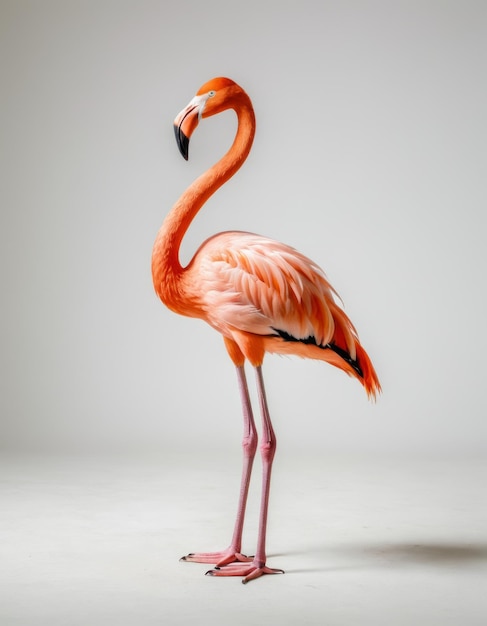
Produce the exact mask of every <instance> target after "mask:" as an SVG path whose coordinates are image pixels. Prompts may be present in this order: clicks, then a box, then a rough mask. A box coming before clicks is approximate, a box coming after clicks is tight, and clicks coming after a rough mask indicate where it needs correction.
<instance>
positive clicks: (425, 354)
mask: <svg viewBox="0 0 487 626" xmlns="http://www.w3.org/2000/svg"><path fill="white" fill-rule="evenodd" d="M1 13H2V15H1V27H0V28H1V29H2V36H1V41H2V44H1V45H2V50H1V64H2V92H3V96H2V166H1V170H2V179H3V182H2V186H1V191H0V193H1V196H2V197H1V207H2V210H1V220H2V223H1V229H0V233H1V235H0V236H1V238H2V240H1V249H0V254H1V263H0V271H1V281H2V294H3V295H2V307H1V313H0V314H1V318H2V319H1V324H0V329H1V330H0V332H1V333H2V351H1V355H0V359H1V361H0V366H1V381H2V393H1V396H0V398H1V399H0V402H1V409H0V410H1V419H2V424H1V428H2V431H1V432H2V442H1V443H2V447H3V448H5V449H7V450H9V449H12V450H21V449H54V450H55V449H62V450H68V449H81V450H90V449H105V448H107V447H109V448H115V449H121V448H122V447H125V448H129V449H131V448H138V449H146V448H147V446H150V447H154V448H156V449H161V450H162V449H164V448H167V447H169V446H170V447H173V446H176V447H177V446H178V445H180V442H181V441H183V440H184V445H186V446H193V445H198V446H200V445H201V442H202V440H203V442H204V444H205V445H208V446H212V447H215V448H216V449H218V448H220V447H221V446H222V445H225V442H227V441H228V439H229V437H232V436H233V432H234V429H236V430H235V432H236V433H240V415H239V405H238V397H237V392H236V388H235V380H234V372H233V367H232V365H231V363H230V361H229V360H228V358H227V356H226V353H225V350H224V347H223V346H222V341H221V339H220V337H219V336H217V335H216V334H215V333H214V331H212V330H211V329H210V328H207V327H206V326H205V325H204V324H202V323H201V322H197V321H194V320H188V319H180V318H178V317H176V316H175V315H173V314H172V313H170V312H169V311H167V310H165V308H164V307H163V306H162V305H161V304H160V303H159V302H158V301H157V299H156V297H155V295H154V293H153V289H152V284H151V276H150V255H151V248H152V243H153V240H154V237H155V235H156V232H157V230H158V228H159V225H160V223H161V222H162V219H163V217H164V216H165V214H166V213H167V212H168V211H169V209H170V207H171V206H172V204H173V202H174V201H175V200H176V198H177V197H178V195H179V194H180V193H181V192H182V191H183V189H184V188H185V187H186V186H187V185H188V184H189V182H190V181H191V180H192V179H193V178H194V177H195V176H196V175H197V174H199V173H200V172H201V171H203V170H204V169H205V168H206V167H208V166H209V165H210V164H211V163H212V162H213V161H214V160H215V159H216V158H217V157H218V156H220V154H221V153H222V152H223V150H224V149H225V148H226V147H227V146H228V145H229V143H230V141H231V139H232V136H233V132H234V128H235V122H234V118H233V114H232V113H230V112H229V113H227V114H225V115H222V116H219V118H218V119H215V118H213V119H211V120H207V121H205V123H204V124H202V125H201V126H200V127H199V128H198V131H197V132H196V134H195V135H194V137H193V141H192V145H191V154H190V161H189V163H185V162H184V160H183V159H182V158H181V157H180V155H179V153H178V151H177V148H176V145H175V142H174V139H173V131H172V121H173V119H174V117H175V115H176V113H177V112H178V111H179V110H180V109H181V108H182V107H183V106H184V105H185V104H186V103H187V102H188V101H189V99H190V98H191V97H192V96H193V95H194V93H195V92H196V90H197V89H198V88H199V87H200V85H201V84H202V83H203V82H205V81H206V80H208V79H209V78H211V77H213V76H215V75H228V76H230V77H232V78H233V79H235V80H236V81H237V82H239V83H240V84H241V85H242V86H243V87H244V88H245V89H246V90H247V91H248V93H249V94H250V96H251V98H252V99H253V102H254V105H255V110H256V115H257V122H258V132H257V137H256V141H255V144H254V148H253V152H252V154H251V157H250V159H249V161H248V162H247V163H246V165H245V166H244V168H243V170H241V171H240V172H239V173H238V175H237V176H236V177H235V179H234V180H233V181H231V182H230V183H228V184H227V186H226V188H224V189H223V190H221V191H220V192H219V193H218V194H217V195H216V196H215V197H214V198H213V199H212V200H211V201H210V202H209V203H208V205H207V207H206V208H205V209H204V211H203V212H202V213H201V214H200V215H199V216H198V218H197V220H196V221H195V223H194V225H193V227H192V229H191V231H190V233H189V235H188V237H187V239H186V241H185V242H184V246H183V258H184V259H186V260H187V259H189V258H190V256H191V254H192V252H193V251H194V250H195V249H196V247H197V246H198V245H199V243H200V242H201V241H203V240H204V239H205V238H206V237H207V236H209V235H211V234H213V233H215V232H218V231H220V230H226V229H233V228H235V229H245V230H250V231H253V232H258V233H260V234H264V235H268V236H271V237H273V238H276V239H279V240H281V241H285V242H287V243H289V244H291V245H294V246H295V247H297V248H299V249H300V250H301V251H303V252H304V253H305V254H307V255H308V256H310V257H311V258H313V259H314V260H315V261H316V262H317V263H319V264H320V265H321V266H322V267H323V268H324V269H325V271H326V272H327V274H328V276H329V278H330V279H331V281H332V283H333V284H334V286H335V287H336V289H337V290H338V292H339V293H340V295H341V296H342V298H343V300H344V302H345V307H346V310H347V312H348V313H349V315H350V316H351V318H352V320H353V321H354V323H355V324H356V326H357V328H358V330H359V334H360V336H361V339H362V341H363V343H364V345H365V346H366V348H367V349H368V351H369V352H370V354H371V356H372V358H373V360H374V362H375V364H376V367H377V370H378V372H379V374H380V377H381V382H382V384H383V388H384V395H383V397H382V398H381V399H380V401H379V402H378V403H377V405H376V406H373V405H369V404H368V403H367V401H366V399H365V396H364V394H363V392H362V389H361V388H360V386H359V385H358V384H357V383H356V382H355V381H352V380H350V379H348V378H347V377H346V376H343V374H342V373H341V372H338V371H334V370H332V368H330V367H328V366H325V365H324V364H321V363H316V362H304V361H301V360H299V359H282V358H280V357H268V358H267V360H266V363H265V374H266V378H267V381H268V388H269V389H268V393H269V398H270V403H271V407H272V411H273V414H274V418H275V421H276V427H277V432H278V435H279V436H280V437H281V439H282V440H283V441H284V440H286V439H287V438H288V439H289V440H290V441H292V442H293V446H300V447H308V446H310V445H311V446H315V447H317V448H319V449H320V450H326V449H328V448H332V449H338V450H340V449H344V448H346V449H355V448H359V449H360V450H386V451H392V452H400V451H402V450H408V449H411V450H418V449H419V450H431V451H443V450H445V451H446V450H450V449H456V450H458V449H462V450H463V449H464V450H474V449H475V450H479V449H485V442H486V438H485V435H486V430H487V420H486V419H485V416H486V413H487V411H486V396H485V393H484V384H483V380H484V374H485V352H486V337H487V333H486V327H485V314H486V300H485V277H484V271H485V267H486V246H485V232H486V228H485V227H486V211H485V207H486V191H485V166H486V162H485V144H486V136H485V134H486V133H485V124H484V117H485V111H486V106H487V102H486V86H485V75H486V74H485V70H486V68H485V65H486V63H485V59H486V44H485V25H486V7H485V3H483V2H431V1H429V2H356V3H355V2H343V3H342V2H320V3H319V2H299V3H298V2H295V3H292V2H289V3H288V2H284V3H274V2H256V3H253V2H247V3H245V7H243V6H240V5H233V4H232V3H231V2H222V3H219V2H214V1H211V0H210V1H207V2H184V1H183V2H177V3H169V2H138V3H135V2H107V1H103V2H52V1H48V2H42V3H40V2H25V1H22V2H5V1H2V3H1ZM234 424H236V426H234Z"/></svg>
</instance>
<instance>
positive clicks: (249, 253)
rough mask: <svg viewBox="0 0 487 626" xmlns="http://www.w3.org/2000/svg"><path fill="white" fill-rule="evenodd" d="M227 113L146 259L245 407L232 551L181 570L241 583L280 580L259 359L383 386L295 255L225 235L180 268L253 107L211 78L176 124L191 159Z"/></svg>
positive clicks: (241, 143) (243, 152)
mask: <svg viewBox="0 0 487 626" xmlns="http://www.w3.org/2000/svg"><path fill="white" fill-rule="evenodd" d="M226 109H233V110H234V111H235V112H236V114H237V117H238V129H237V132H236V136H235V139H234V142H233V144H232V146H231V148H230V149H229V151H228V152H227V153H226V154H225V156H223V158H221V159H220V160H219V161H218V162H217V163H216V164H215V165H213V166H212V167H211V168H210V169H209V170H208V171H206V172H205V173H204V174H202V175H201V176H200V177H199V178H198V179H196V180H195V181H194V182H193V183H192V184H191V185H190V186H189V187H188V189H187V190H186V191H185V192H184V193H183V194H182V196H181V197H180V198H179V200H178V201H177V202H176V204H175V205H174V207H173V209H172V210H171V211H170V213H169V214H168V215H167V217H166V219H165V221H164V223H163V225H162V227H161V229H160V230H159V233H158V235H157V238H156V241H155V244H154V249H153V255H152V276H153V281H154V287H155V290H156V292H157V294H158V296H159V297H160V299H161V300H162V302H163V303H164V304H165V305H166V306H167V307H169V308H170V309H171V310H172V311H175V312H176V313H179V314H181V315H186V316H189V317H196V318H200V319H203V320H205V321H206V322H208V324H210V326H212V327H213V328H215V329H216V330H217V331H218V332H220V333H221V334H222V335H223V340H224V342H225V346H226V348H227V351H228V354H229V356H230V358H231V359H232V361H233V363H234V364H235V366H236V371H237V378H238V384H239V390H240V395H241V400H242V407H243V421H244V436H243V442H242V445H243V470H242V479H241V487H240V497H239V501H238V509H237V517H236V522H235V527H234V531H233V536H232V539H231V542H230V545H229V547H228V548H226V549H225V550H222V551H220V552H211V553H207V552H198V553H191V554H188V555H187V556H185V557H183V558H182V560H183V561H195V562H198V563H211V564H216V566H215V568H214V569H211V570H210V571H208V572H207V574H209V575H212V576H242V577H243V580H242V582H244V583H246V582H248V581H249V580H252V579H254V578H257V577H259V576H261V575H263V574H274V573H283V572H282V570H277V569H271V568H270V567H268V566H267V565H266V550H265V544H266V522H267V511H268V502H269V489H270V479H271V468H272V461H273V458H274V454H275V451H276V437H275V434H274V429H273V427H272V423H271V419H270V415H269V409H268V405H267V400H266V394H265V389H264V382H263V377H262V362H263V360H264V354H265V353H266V352H272V353H278V354H294V355H298V356H301V357H306V358H310V359H318V360H321V361H327V362H328V363H330V364H331V365H334V366H335V367H338V368H340V369H341V370H343V371H344V372H346V373H347V374H348V375H350V376H352V377H354V378H356V379H357V380H358V381H359V382H360V383H361V384H362V385H363V386H364V388H365V391H366V392H367V395H368V396H369V397H371V398H374V397H375V395H376V394H377V393H378V392H380V383H379V380H378V378H377V375H376V373H375V370H374V367H373V365H372V363H371V361H370V359H369V357H368V355H367V353H366V352H365V350H364V348H363V347H362V346H361V344H360V342H359V339H358V335H357V332H356V330H355V328H354V326H353V324H352V322H351V321H350V319H349V318H348V317H347V315H346V314H345V313H344V311H343V310H342V309H341V308H340V306H339V305H338V304H337V301H336V299H335V296H336V292H335V290H334V289H333V287H332V286H331V285H330V283H329V282H328V280H327V278H326V276H325V274H324V273H323V271H322V270H321V269H320V268H319V267H318V266H317V265H316V264H315V263H313V262H312V261H311V260H309V259H308V258H306V257H305V256H303V255H302V254H300V253H299V252H297V251H296V250H294V249H293V248H291V247H289V246H287V245H284V244H282V243H279V242H277V241H273V240H271V239H267V238H265V237H261V236H259V235H254V234H251V233H247V232H223V233H219V234H217V235H215V236H213V237H210V238H209V239H208V240H207V241H205V242H204V243H203V244H202V245H201V247H200V248H199V249H198V251H197V252H196V254H195V255H194V257H193V259H192V260H191V262H190V263H189V265H187V267H182V266H181V264H180V262H179V248H180V244H181V241H182V239H183V236H184V234H185V233H186V231H187V229H188V227H189V225H190V223H191V221H192V220H193V218H194V217H195V215H196V214H197V212H198V211H199V210H200V208H201V207H202V206H203V204H204V203H205V202H206V200H207V199H208V198H209V197H210V196H211V195H212V194H213V193H214V192H215V191H216V190H217V189H218V188H219V187H221V186H222V185H223V184H224V183H225V182H226V181H227V180H228V179H229V178H230V177H231V176H233V175H234V174H235V172H236V171H237V170H238V169H239V168H240V167H241V165H242V164H243V163H244V161H245V159H246V158H247V156H248V154H249V152H250V148H251V145H252V141H253V138H254V133H255V117H254V111H253V108H252V103H251V101H250V99H249V97H248V96H247V94H246V93H245V91H244V90H243V89H242V88H241V87H239V86H238V85H237V84H236V83H234V82H233V81H232V80H230V79H228V78H215V79H213V80H210V81H209V82H207V83H206V84H204V85H203V86H202V87H201V89H200V90H199V91H198V92H197V94H196V96H195V97H194V98H193V99H192V100H191V102H190V103H189V104H188V106H187V107H186V108H185V109H183V110H182V111H181V113H179V115H178V116H177V117H176V119H175V122H174V129H175V134H176V140H177V143H178V146H179V149H180V151H181V153H182V155H183V157H184V158H185V159H186V160H187V158H188V146H189V139H190V137H191V135H192V133H193V131H194V130H195V128H196V126H197V125H198V122H199V121H200V120H201V119H202V118H206V117H210V116H211V115H215V114H217V113H221V112H222V111H225V110H226ZM246 360H248V361H249V362H250V364H251V365H252V366H253V367H254V368H255V372H256V381H257V391H258V398H259V404H260V410H261V414H262V434H261V444H260V450H261V455H262V462H263V476H262V499H261V510H260V518H259V533H258V541H257V549H256V552H255V556H254V557H247V556H244V555H243V554H242V553H241V549H242V546H241V543H242V529H243V523H244V515H245V508H246V502H247V494H248V489H249V482H250V475H251V471H252V464H253V460H254V456H255V453H256V449H257V430H256V426H255V422H254V418H253V414H252V407H251V404H250V399H249V392H248V388H247V381H246V377H245V370H244V363H245V361H246Z"/></svg>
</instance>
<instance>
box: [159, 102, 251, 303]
mask: <svg viewBox="0 0 487 626" xmlns="http://www.w3.org/2000/svg"><path fill="white" fill-rule="evenodd" d="M231 108H233V109H234V110H235V112H236V113H237V117H238V128H237V133H236V135H235V139H234V142H233V144H232V146H231V148H230V149H229V150H228V152H227V153H226V154H225V156H223V157H222V158H221V159H220V160H219V161H218V162H217V163H216V164H215V165H213V166H212V167H210V169H209V170H207V171H206V172H205V173H204V174H202V175H201V176H200V177H199V178H197V179H196V180H195V181H194V182H193V183H192V184H191V185H190V186H189V187H188V188H187V189H186V191H185V192H184V193H183V194H182V195H181V197H180V198H179V200H178V201H177V202H176V204H175V205H174V206H173V208H172V209H171V211H170V212H169V214H168V215H167V217H166V219H165V220H164V222H163V224H162V226H161V228H160V230H159V232H158V234H157V237H156V240H155V243H154V248H153V251H152V279H153V282H154V288H155V290H156V293H157V295H158V296H159V297H160V298H161V300H162V301H163V302H164V303H165V304H166V305H167V306H168V307H169V308H172V309H174V308H176V307H177V305H178V303H180V302H181V299H182V297H184V294H183V293H182V277H183V275H184V272H185V270H186V268H184V267H182V266H181V263H180V261H179V249H180V246H181V241H182V240H183V237H184V235H185V233H186V231H187V230H188V228H189V226H190V224H191V222H192V220H193V219H194V217H195V216H196V214H197V213H198V211H199V210H200V209H201V207H202V206H203V204H204V203H205V202H206V201H207V200H208V198H209V197H210V196H211V195H212V194H214V193H215V191H217V189H219V188H220V187H221V186H222V185H223V184H224V183H225V182H226V181H227V180H228V179H229V178H231V177H232V176H233V175H234V174H235V172H236V171H237V170H238V169H239V168H240V167H241V166H242V165H243V163H244V161H245V159H246V158H247V156H248V154H249V152H250V148H251V146H252V141H253V139H254V134H255V117H254V111H253V108H252V104H251V102H250V99H249V98H248V96H247V95H246V94H245V93H240V94H239V97H238V99H235V100H234V101H233V102H232V104H231ZM177 308H179V307H177Z"/></svg>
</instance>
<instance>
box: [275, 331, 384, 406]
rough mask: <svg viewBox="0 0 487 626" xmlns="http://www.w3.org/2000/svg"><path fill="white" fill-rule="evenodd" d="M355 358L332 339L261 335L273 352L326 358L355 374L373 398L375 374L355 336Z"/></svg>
mask: <svg viewBox="0 0 487 626" xmlns="http://www.w3.org/2000/svg"><path fill="white" fill-rule="evenodd" d="M354 348H355V358H354V359H353V358H352V357H351V356H350V353H349V351H348V350H347V348H344V347H342V346H340V345H339V344H338V343H337V342H335V338H334V341H333V344H328V345H327V346H319V345H317V344H316V343H313V342H311V341H310V340H309V339H305V340H299V339H295V338H292V337H291V336H290V335H287V338H283V337H282V336H280V337H277V336H268V337H266V338H265V350H266V351H267V352H273V353H275V354H288V355H296V356H300V357H302V358H306V359H317V360H320V361H326V362H327V363H329V364H330V365H333V366H335V367H337V368H338V369H341V370H342V371H344V372H345V373H346V374H348V375H349V376H352V377H353V378H356V379H357V380H358V381H359V382H360V383H361V384H362V385H363V387H364V389H365V392H366V393H367V396H368V398H369V399H370V400H375V399H376V397H377V394H379V393H380V392H381V386H380V382H379V378H378V376H377V374H376V371H375V369H374V366H373V365H372V361H371V360H370V358H369V355H368V354H367V352H366V351H365V350H364V348H363V347H362V345H361V344H360V342H359V340H358V339H355V346H354Z"/></svg>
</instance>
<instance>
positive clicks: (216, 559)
mask: <svg viewBox="0 0 487 626" xmlns="http://www.w3.org/2000/svg"><path fill="white" fill-rule="evenodd" d="M252 559H253V557H251V556H246V555H245V554H241V553H240V552H237V551H236V550H234V549H232V548H228V550H221V551H220V552H191V553H190V554H187V555H186V556H183V557H181V558H180V559H179V560H180V561H187V562H190V563H207V564H211V565H215V567H224V566H225V565H229V564H230V563H249V562H251V561H252Z"/></svg>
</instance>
